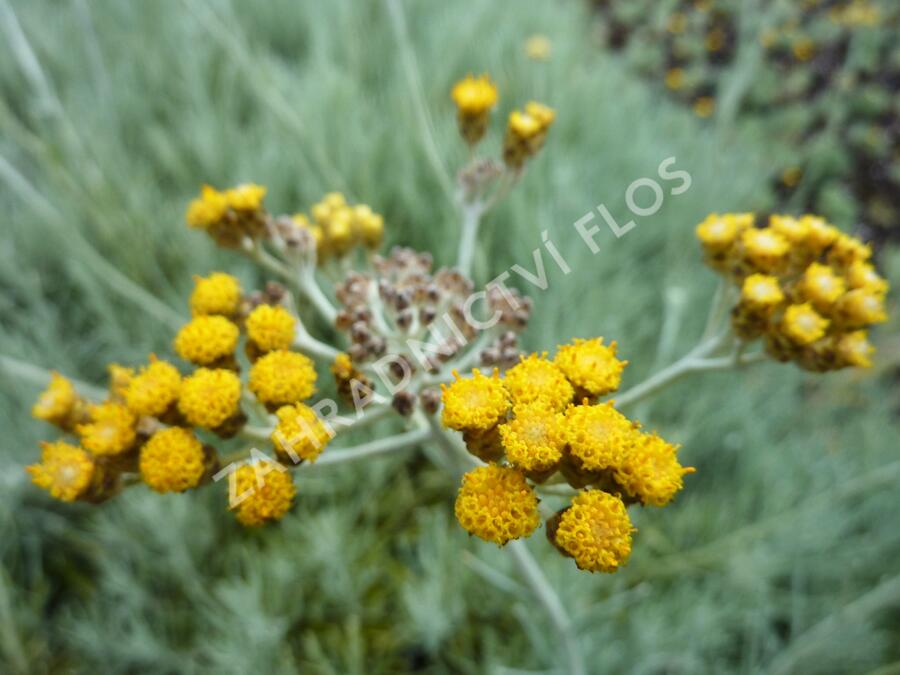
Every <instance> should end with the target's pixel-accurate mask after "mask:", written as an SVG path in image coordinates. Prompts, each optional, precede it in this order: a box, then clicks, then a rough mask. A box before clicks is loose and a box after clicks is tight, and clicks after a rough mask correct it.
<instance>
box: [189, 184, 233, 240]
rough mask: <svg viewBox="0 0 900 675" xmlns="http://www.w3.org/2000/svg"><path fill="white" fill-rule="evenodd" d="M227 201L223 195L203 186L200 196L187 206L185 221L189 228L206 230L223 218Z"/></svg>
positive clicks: (208, 186)
mask: <svg viewBox="0 0 900 675" xmlns="http://www.w3.org/2000/svg"><path fill="white" fill-rule="evenodd" d="M227 210H228V201H227V200H226V199H225V195H224V194H222V193H221V192H219V191H218V190H216V189H215V188H214V187H212V186H210V185H204V186H203V187H202V188H201V190H200V196H199V197H198V198H197V199H194V200H193V201H192V202H191V203H190V204H188V208H187V214H186V215H185V219H186V220H187V224H188V225H189V226H190V227H193V228H196V229H199V230H208V229H209V228H211V227H212V226H213V225H216V224H218V223H219V222H220V221H221V220H222V218H224V217H225V212H226V211H227Z"/></svg>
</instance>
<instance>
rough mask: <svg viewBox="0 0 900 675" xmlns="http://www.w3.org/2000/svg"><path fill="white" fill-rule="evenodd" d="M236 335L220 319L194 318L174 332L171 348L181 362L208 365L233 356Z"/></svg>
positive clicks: (236, 328) (231, 327) (235, 328)
mask: <svg viewBox="0 0 900 675" xmlns="http://www.w3.org/2000/svg"><path fill="white" fill-rule="evenodd" d="M239 336H240V331H239V330H238V327H237V326H236V325H234V324H233V323H232V322H231V321H229V320H228V319H226V318H225V317H224V316H197V317H194V318H193V319H191V321H190V322H189V323H187V324H186V325H185V326H183V327H182V329H181V330H180V331H178V335H176V336H175V342H174V347H175V351H176V352H177V353H178V355H179V356H180V357H181V358H183V359H184V360H185V361H190V362H191V363H196V364H197V365H198V366H208V365H211V364H213V363H215V362H216V361H220V360H222V359H224V358H226V357H228V356H231V355H232V354H234V350H235V349H236V348H237V343H238V337H239Z"/></svg>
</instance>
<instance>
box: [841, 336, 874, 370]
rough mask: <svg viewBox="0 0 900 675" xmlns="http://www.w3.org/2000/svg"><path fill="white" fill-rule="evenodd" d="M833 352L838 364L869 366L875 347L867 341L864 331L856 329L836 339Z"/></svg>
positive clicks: (858, 366)
mask: <svg viewBox="0 0 900 675" xmlns="http://www.w3.org/2000/svg"><path fill="white" fill-rule="evenodd" d="M835 353H836V354H837V358H838V364H839V365H840V366H853V367H856V368H871V367H872V355H873V354H874V353H875V347H873V346H872V345H871V344H870V343H869V340H868V335H867V334H866V331H864V330H857V331H853V332H852V333H845V334H844V335H841V336H840V337H839V338H838V339H837V341H836V343H835Z"/></svg>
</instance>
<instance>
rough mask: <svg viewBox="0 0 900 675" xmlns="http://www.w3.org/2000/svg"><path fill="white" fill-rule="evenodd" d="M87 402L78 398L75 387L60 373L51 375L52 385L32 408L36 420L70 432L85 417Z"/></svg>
mask: <svg viewBox="0 0 900 675" xmlns="http://www.w3.org/2000/svg"><path fill="white" fill-rule="evenodd" d="M86 408H87V402H86V401H84V400H83V399H82V398H80V397H79V396H78V393H77V392H76V391H75V385H73V384H72V382H71V381H69V380H67V379H66V378H65V377H63V376H62V375H60V374H59V373H51V374H50V384H49V386H48V387H47V389H46V390H45V391H44V393H43V394H41V396H40V398H38V400H37V402H35V404H34V406H32V408H31V414H32V416H33V417H34V418H35V419H39V420H43V421H45V422H49V423H50V424H53V425H55V426H57V427H59V428H60V429H63V430H66V431H69V430H71V429H74V428H75V425H76V424H77V423H78V422H79V421H80V420H81V419H82V418H83V417H84V413H85V411H86Z"/></svg>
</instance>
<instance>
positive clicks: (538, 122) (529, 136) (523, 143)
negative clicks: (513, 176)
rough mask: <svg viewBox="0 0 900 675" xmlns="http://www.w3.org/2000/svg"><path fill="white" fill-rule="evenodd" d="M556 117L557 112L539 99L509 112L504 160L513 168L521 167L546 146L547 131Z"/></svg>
mask: <svg viewBox="0 0 900 675" xmlns="http://www.w3.org/2000/svg"><path fill="white" fill-rule="evenodd" d="M555 119H556V112H555V111H554V110H553V109H552V108H550V107H549V106H546V105H544V104H543V103H538V102H537V101H529V102H528V103H527V104H526V105H525V110H524V111H522V110H513V111H512V112H511V113H510V114H509V121H508V123H507V126H506V137H505V139H504V141H503V161H504V162H506V164H507V166H509V167H511V168H513V169H519V168H521V167H522V165H523V164H525V161H526V160H527V159H529V158H531V157H533V156H534V155H536V154H537V153H538V152H539V151H540V149H541V148H542V147H543V146H544V141H545V140H546V138H547V131H548V130H549V129H550V126H551V125H552V124H553V122H554V120H555Z"/></svg>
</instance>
